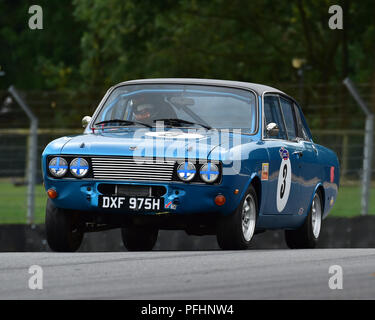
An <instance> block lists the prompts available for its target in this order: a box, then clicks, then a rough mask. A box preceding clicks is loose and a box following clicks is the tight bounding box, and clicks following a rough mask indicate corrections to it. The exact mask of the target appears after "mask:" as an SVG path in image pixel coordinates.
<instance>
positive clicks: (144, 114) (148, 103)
mask: <svg viewBox="0 0 375 320" xmlns="http://www.w3.org/2000/svg"><path fill="white" fill-rule="evenodd" d="M158 100H159V101H158ZM133 106H134V108H133V113H134V117H135V120H137V121H139V122H144V123H148V124H153V120H156V119H165V118H176V117H177V115H176V112H175V111H174V110H173V108H172V107H171V106H170V105H168V104H167V103H166V102H164V101H162V100H160V98H159V99H157V98H153V99H151V98H146V97H145V96H141V97H137V98H136V99H133Z"/></svg>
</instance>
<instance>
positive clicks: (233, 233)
mask: <svg viewBox="0 0 375 320" xmlns="http://www.w3.org/2000/svg"><path fill="white" fill-rule="evenodd" d="M257 215H258V200H257V194H256V192H255V189H254V187H253V186H250V188H249V189H248V191H247V192H246V194H245V196H244V198H243V199H242V201H241V203H240V205H239V206H238V208H237V209H236V211H235V212H234V213H233V214H231V215H230V216H228V217H223V218H222V219H221V220H220V221H219V223H218V229H217V241H218V244H219V247H220V248H221V249H224V250H244V249H248V248H249V247H250V242H251V239H252V238H253V235H254V232H255V225H256V219H257Z"/></svg>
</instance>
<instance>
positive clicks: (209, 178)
mask: <svg viewBox="0 0 375 320" xmlns="http://www.w3.org/2000/svg"><path fill="white" fill-rule="evenodd" d="M199 173H200V176H201V179H202V180H203V181H204V182H207V183H213V182H215V181H216V180H217V178H218V177H219V174H220V173H219V167H218V166H217V165H216V164H214V163H211V162H208V163H206V164H204V165H203V166H202V167H201V170H200V172H199Z"/></svg>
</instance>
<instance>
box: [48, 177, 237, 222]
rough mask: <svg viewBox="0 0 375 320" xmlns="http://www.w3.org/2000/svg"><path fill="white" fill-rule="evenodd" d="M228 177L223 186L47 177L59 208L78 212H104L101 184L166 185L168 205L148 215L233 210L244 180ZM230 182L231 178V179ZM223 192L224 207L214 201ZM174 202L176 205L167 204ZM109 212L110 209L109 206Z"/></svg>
mask: <svg viewBox="0 0 375 320" xmlns="http://www.w3.org/2000/svg"><path fill="white" fill-rule="evenodd" d="M225 180H226V179H223V180H222V183H221V184H220V185H207V184H203V183H202V184H200V183H196V184H193V183H183V182H168V183H158V182H155V183H154V182H145V181H142V182H133V181H132V182H130V181H126V182H125V181H123V182H121V181H106V180H100V181H98V180H78V179H53V178H50V177H48V176H46V177H45V180H44V184H45V189H46V190H48V189H50V188H53V189H55V190H56V191H57V193H58V196H57V198H55V199H53V200H52V201H53V203H54V205H55V206H56V207H58V208H63V209H71V210H77V211H88V212H101V211H103V209H102V208H100V207H99V206H98V202H99V195H103V194H102V193H100V191H99V190H98V185H99V184H103V183H105V184H114V185H125V184H127V185H142V186H145V185H146V186H163V187H165V189H166V193H165V194H164V195H163V196H162V197H163V198H164V205H165V207H164V208H163V209H162V210H160V211H158V212H152V213H150V212H147V214H151V215H155V214H162V213H174V214H205V213H219V214H221V215H226V214H230V213H232V212H233V211H234V210H235V209H236V208H237V206H238V205H239V203H240V200H241V194H242V192H239V193H237V194H235V193H234V190H235V189H240V191H242V190H241V188H239V185H243V182H244V181H241V183H239V182H240V181H237V182H238V183H235V181H233V180H243V179H239V177H237V179H236V178H235V177H232V178H231V179H230V180H231V181H230V183H225ZM228 182H229V181H228ZM218 194H222V195H224V196H225V198H226V202H225V204H224V205H222V206H218V205H216V204H215V201H214V199H215V197H216V196H217V195H218ZM170 202H172V204H173V206H171V205H169V206H168V207H167V208H166V205H167V204H170ZM106 211H111V210H108V209H106ZM112 211H113V212H116V213H120V214H129V213H133V214H134V213H143V212H137V211H133V210H129V211H124V210H119V209H117V210H116V209H113V210H112Z"/></svg>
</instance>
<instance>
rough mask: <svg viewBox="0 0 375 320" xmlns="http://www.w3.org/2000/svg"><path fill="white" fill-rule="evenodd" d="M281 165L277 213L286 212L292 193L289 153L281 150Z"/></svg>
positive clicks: (277, 193)
mask: <svg viewBox="0 0 375 320" xmlns="http://www.w3.org/2000/svg"><path fill="white" fill-rule="evenodd" d="M280 157H281V165H280V170H279V178H278V181H277V192H276V207H277V211H279V212H281V211H283V210H284V208H285V206H286V204H287V202H288V198H289V193H290V185H291V182H292V169H291V165H290V159H289V152H288V150H286V149H284V148H281V149H280Z"/></svg>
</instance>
